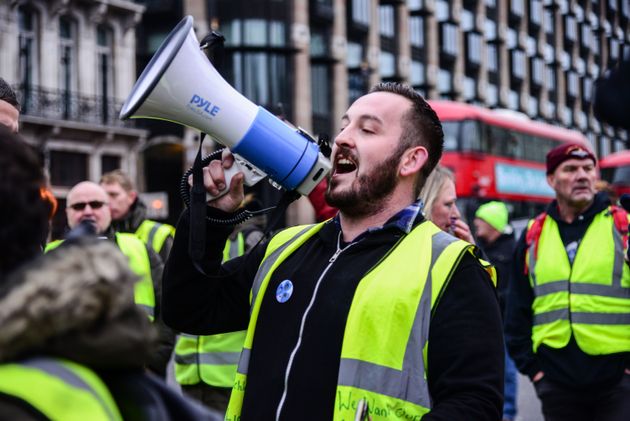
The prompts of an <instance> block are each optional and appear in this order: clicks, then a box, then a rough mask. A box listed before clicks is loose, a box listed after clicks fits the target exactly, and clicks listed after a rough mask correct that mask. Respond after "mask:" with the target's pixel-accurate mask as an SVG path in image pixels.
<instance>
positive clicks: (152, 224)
mask: <svg viewBox="0 0 630 421" xmlns="http://www.w3.org/2000/svg"><path fill="white" fill-rule="evenodd" d="M135 234H136V236H137V237H138V238H139V239H141V240H142V241H143V242H144V243H145V244H146V245H148V246H149V247H151V248H152V249H153V251H155V252H156V253H158V254H159V253H160V251H161V250H162V246H164V242H165V241H166V239H167V238H168V237H172V236H174V235H175V227H173V226H172V225H169V224H161V223H159V222H156V221H152V220H150V219H145V220H144V221H142V223H141V224H140V226H139V227H138V229H137V230H136V233H135Z"/></svg>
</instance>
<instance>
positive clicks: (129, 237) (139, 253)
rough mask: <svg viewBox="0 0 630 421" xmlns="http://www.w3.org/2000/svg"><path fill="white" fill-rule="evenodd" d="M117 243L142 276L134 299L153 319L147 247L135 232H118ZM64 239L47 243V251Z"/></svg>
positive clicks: (153, 310)
mask: <svg viewBox="0 0 630 421" xmlns="http://www.w3.org/2000/svg"><path fill="white" fill-rule="evenodd" d="M115 235H116V245H117V246H118V248H119V249H120V251H121V252H122V253H123V254H124V255H125V256H127V259H129V267H130V268H131V270H132V271H133V272H134V273H135V274H136V275H138V276H139V277H140V280H139V281H138V282H136V284H135V286H134V301H135V303H136V305H138V306H140V307H142V309H143V310H144V311H146V313H147V314H148V316H149V319H150V320H151V321H153V320H154V318H155V291H154V290H153V278H152V277H151V261H150V260H149V254H148V252H147V248H146V246H145V245H144V243H143V242H142V240H140V239H139V238H137V237H136V236H135V235H134V234H127V233H121V232H117V233H116V234H115ZM62 242H63V240H55V241H52V242H50V243H48V244H47V245H46V249H45V251H46V253H47V252H49V251H50V250H53V249H55V248H57V247H59V246H60V245H61V243H62Z"/></svg>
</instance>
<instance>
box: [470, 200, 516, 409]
mask: <svg viewBox="0 0 630 421" xmlns="http://www.w3.org/2000/svg"><path fill="white" fill-rule="evenodd" d="M508 220H509V217H508V209H507V206H505V203H503V202H497V201H493V202H488V203H484V204H483V205H481V206H479V208H478V209H477V211H476V212H475V219H473V225H474V227H475V237H476V238H477V245H478V246H479V248H480V249H481V251H482V252H483V253H484V254H485V256H486V258H487V259H488V260H489V261H490V263H492V264H493V265H494V267H495V268H496V270H497V292H498V294H499V305H500V306H501V315H502V316H503V317H502V319H503V320H505V300H506V298H507V291H508V288H509V286H510V285H511V283H512V280H511V279H512V271H513V266H514V265H513V263H514V262H513V258H514V248H515V245H516V241H515V239H514V230H513V229H512V226H511V225H510V224H509V222H508ZM517 387H518V381H517V372H516V366H515V365H514V361H512V359H511V358H510V356H509V355H508V354H507V353H506V354H505V386H504V395H505V396H504V400H505V402H504V404H503V419H504V420H507V421H513V420H514V419H516V413H517V406H516V404H517V397H518V390H517Z"/></svg>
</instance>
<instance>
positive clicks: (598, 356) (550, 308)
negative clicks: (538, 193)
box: [506, 144, 630, 421]
mask: <svg viewBox="0 0 630 421" xmlns="http://www.w3.org/2000/svg"><path fill="white" fill-rule="evenodd" d="M596 165H597V159H596V158H595V156H594V155H593V153H592V152H591V151H590V150H588V149H587V148H586V147H584V146H583V145H579V144H563V145H561V146H558V147H557V148H555V149H552V150H551V151H550V152H549V153H548V154H547V182H548V183H549V185H550V186H551V188H553V190H554V191H555V193H556V199H555V200H554V201H553V202H552V203H551V204H550V205H549V206H548V207H547V210H546V211H545V212H543V213H542V214H540V215H538V216H537V217H536V218H535V219H534V220H532V221H531V222H530V224H529V225H528V229H527V230H526V231H525V232H524V234H523V235H522V237H521V239H520V240H519V243H518V245H517V248H516V255H515V262H516V265H515V270H516V272H515V282H513V283H512V288H511V290H510V293H509V300H508V311H507V320H506V340H507V344H508V349H509V351H510V354H511V356H512V358H513V359H514V361H515V363H516V365H517V367H518V369H519V370H520V371H521V372H522V373H524V374H526V375H528V376H529V377H530V379H531V380H532V381H533V382H534V387H535V388H536V393H537V394H538V397H539V398H540V400H541V402H542V410H543V414H544V416H545V419H546V420H554V421H555V420H572V421H575V420H585V421H586V420H588V421H595V420H597V421H613V420H622V419H627V417H628V414H630V399H627V396H630V268H629V267H628V263H627V262H625V261H624V254H625V251H624V244H627V242H626V241H625V238H624V237H626V238H627V231H628V230H627V227H628V222H629V217H628V214H627V213H626V212H625V211H624V210H623V209H622V208H620V207H617V206H613V205H611V204H610V202H609V200H608V198H607V196H606V195H605V194H604V193H596V192H595V181H596V180H597V170H596Z"/></svg>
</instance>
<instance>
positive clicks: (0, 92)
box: [0, 77, 21, 111]
mask: <svg viewBox="0 0 630 421" xmlns="http://www.w3.org/2000/svg"><path fill="white" fill-rule="evenodd" d="M0 100H1V101H6V102H8V103H9V104H11V105H13V106H14V107H15V109H16V110H18V111H21V106H20V101H18V99H17V96H16V95H15V91H14V90H13V88H11V85H9V84H8V83H7V82H6V80H4V79H2V78H1V77H0Z"/></svg>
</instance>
